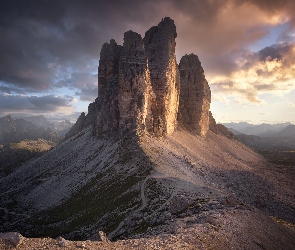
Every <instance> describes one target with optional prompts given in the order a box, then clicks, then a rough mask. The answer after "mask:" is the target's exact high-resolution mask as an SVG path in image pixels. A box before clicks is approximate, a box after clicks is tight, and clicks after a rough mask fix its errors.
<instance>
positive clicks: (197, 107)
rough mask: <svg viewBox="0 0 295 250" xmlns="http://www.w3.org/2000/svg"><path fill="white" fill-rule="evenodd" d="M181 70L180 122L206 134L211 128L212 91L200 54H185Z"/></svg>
mask: <svg viewBox="0 0 295 250" xmlns="http://www.w3.org/2000/svg"><path fill="white" fill-rule="evenodd" d="M179 72H180V98H179V122H180V123H181V124H182V125H183V126H184V127H185V128H186V129H187V130H188V131H190V132H192V133H194V134H196V135H201V136H205V135H206V134H207V132H208V129H209V109H210V102H211V91H210V87H209V85H208V82H207V81H206V78H205V75H204V70H203V68H202V66H201V62H200V60H199V58H198V56H196V55H194V54H190V55H185V56H183V57H182V58H181V60H180V63H179Z"/></svg>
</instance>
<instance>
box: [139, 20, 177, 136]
mask: <svg viewBox="0 0 295 250" xmlns="http://www.w3.org/2000/svg"><path fill="white" fill-rule="evenodd" d="M176 36H177V33H176V27H175V25H174V21H173V20H172V19H170V18H169V17H166V18H164V19H162V21H161V22H160V23H159V25H158V26H154V27H152V28H150V29H149V30H148V31H147V32H146V33H145V38H144V44H145V48H146V51H147V56H148V67H149V70H150V75H151V84H152V88H153V92H154V93H155V98H156V99H155V101H154V102H153V103H152V106H151V109H152V113H153V133H154V134H156V135H158V136H162V135H164V134H171V133H172V132H173V131H174V130H175V127H176V124H177V111H178V99H179V73H178V68H177V62H176V56H175V47H176V42H175V38H176Z"/></svg>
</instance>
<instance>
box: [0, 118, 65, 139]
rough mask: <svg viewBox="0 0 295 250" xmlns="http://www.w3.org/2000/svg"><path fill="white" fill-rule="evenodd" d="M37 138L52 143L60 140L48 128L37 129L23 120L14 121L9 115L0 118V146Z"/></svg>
mask: <svg viewBox="0 0 295 250" xmlns="http://www.w3.org/2000/svg"><path fill="white" fill-rule="evenodd" d="M38 138H42V139H45V140H48V141H53V142H58V141H60V140H61V137H60V136H59V135H58V134H57V133H55V132H53V131H52V130H51V129H50V128H46V129H45V128H43V127H38V126H36V125H35V124H33V123H31V122H28V121H26V120H24V119H15V120H14V119H12V117H11V116H9V115H8V116H4V117H2V118H0V144H2V145H9V144H10V143H12V142H20V141H22V140H25V139H29V140H37V139H38Z"/></svg>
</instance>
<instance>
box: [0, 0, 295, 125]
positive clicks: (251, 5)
mask: <svg viewBox="0 0 295 250" xmlns="http://www.w3.org/2000/svg"><path fill="white" fill-rule="evenodd" d="M294 9H295V1H294V0H284V1H278V0H182V1H179V0H143V1H139V0H92V1H91V0H83V1H82V0H80V1H78V0H7V1H0V34H1V39H0V55H1V56H0V116H4V115H7V114H11V115H13V116H29V115H33V114H43V115H45V116H46V117H48V118H51V119H57V120H58V119H63V118H67V119H75V118H76V117H77V115H78V114H80V113H81V112H83V111H87V106H88V104H89V103H90V102H92V101H94V99H95V98H96V97H97V67H98V63H99V53H100V49H101V46H102V44H103V43H105V42H109V40H110V39H112V38H114V39H115V40H116V41H117V43H118V44H122V43H123V34H124V32H125V31H128V30H133V31H136V32H138V33H140V34H141V35H142V36H144V33H145V31H146V30H148V29H149V28H150V27H151V26H153V25H157V24H158V23H159V22H160V21H161V18H163V17H166V16H169V17H171V18H172V19H173V20H174V21H175V24H176V27H177V34H178V36H177V39H176V42H177V48H176V54H177V60H178V61H179V60H180V58H181V56H182V55H184V54H186V53H194V54H197V55H198V56H199V58H200V60H201V62H202V65H203V68H204V70H205V75H206V78H207V80H208V82H209V84H210V87H211V91H212V97H213V100H212V104H211V110H212V113H213V114H214V116H215V118H216V120H217V121H218V122H231V121H234V122H238V121H248V122H252V123H256V124H257V123H263V122H265V123H277V122H286V121H290V122H292V123H295V12H294Z"/></svg>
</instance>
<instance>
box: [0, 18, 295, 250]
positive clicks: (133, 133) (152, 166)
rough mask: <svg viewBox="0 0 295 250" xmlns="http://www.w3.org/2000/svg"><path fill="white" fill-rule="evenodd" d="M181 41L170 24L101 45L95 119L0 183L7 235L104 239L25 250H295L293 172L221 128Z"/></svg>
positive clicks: (82, 120) (91, 110) (86, 118)
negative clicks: (61, 249)
mask: <svg viewBox="0 0 295 250" xmlns="http://www.w3.org/2000/svg"><path fill="white" fill-rule="evenodd" d="M176 35H177V34H176V28H175V25H174V22H173V20H172V19H170V18H164V19H162V21H161V22H160V23H159V25H158V26H154V27H152V28H150V29H149V30H148V31H147V32H146V33H145V37H144V38H143V39H142V37H141V36H140V35H139V34H137V33H135V32H133V31H127V32H126V33H125V34H124V44H123V46H120V45H118V44H117V43H116V42H115V41H114V40H111V41H110V43H105V44H104V45H103V46H102V49H101V54H100V62H99V68H98V97H97V98H96V100H95V102H93V103H91V104H90V105H89V107H88V114H87V115H86V114H85V113H82V114H81V116H80V117H79V119H78V120H77V122H76V124H75V125H74V126H73V127H72V128H71V130H70V131H69V132H68V133H67V135H66V139H65V140H64V141H63V142H62V143H60V144H59V145H57V146H56V147H54V148H52V149H51V150H49V151H48V152H46V153H44V154H43V155H42V156H41V157H39V158H34V159H32V160H31V161H29V162H27V163H25V164H23V165H22V166H21V167H19V168H17V169H16V170H15V171H13V172H12V173H10V174H9V175H7V176H5V177H3V178H1V177H0V178H1V181H0V204H1V207H0V216H1V223H0V231H6V232H7V231H19V230H20V232H21V233H22V234H23V235H24V236H26V237H36V236H38V237H40V236H46V237H48V236H50V237H54V238H56V237H58V236H62V237H64V238H65V239H71V240H73V239H78V240H81V239H83V240H86V239H93V240H97V239H99V235H100V238H101V239H102V240H104V242H91V241H86V242H83V245H81V242H69V241H67V240H65V239H64V238H61V237H59V238H58V239H57V240H49V239H48V238H46V239H40V240H39V243H36V244H35V243H34V240H30V239H25V240H24V241H23V242H24V243H22V244H23V245H22V249H41V248H44V247H46V248H48V247H49V246H53V247H52V249H56V247H57V245H58V244H59V245H60V246H69V247H70V248H69V249H75V247H76V248H84V246H85V248H89V249H90V248H91V249H93V248H95V249H258V248H259V249H260V248H261V249H282V248H284V249H294V245H295V237H294V235H295V234H294V231H293V230H292V228H291V226H292V225H293V224H294V223H295V218H294V209H295V199H294V197H295V191H294V182H293V178H294V173H293V172H294V171H292V170H290V169H287V170H286V169H283V168H279V167H276V166H274V165H272V164H270V163H268V162H267V161H266V160H265V159H264V158H263V157H262V156H260V155H258V154H257V153H255V152H254V151H253V150H251V149H250V148H248V147H247V146H245V145H244V144H242V143H240V142H238V141H236V140H234V139H233V135H232V133H230V132H229V131H228V130H227V129H226V128H225V127H224V126H223V125H220V124H216V122H215V120H214V118H213V116H212V114H211V112H210V111H209V108H210V101H211V93H210V88H209V86H208V83H207V81H206V79H205V75H204V71H203V69H202V66H201V63H200V61H199V59H198V57H197V56H196V55H193V54H190V55H185V56H184V57H183V58H182V59H181V60H180V64H179V65H177V63H176V58H175V46H176V43H175V37H176ZM286 173H287V174H286ZM289 225H291V226H289ZM100 231H103V232H104V233H105V234H106V235H107V237H108V238H109V239H110V240H112V241H114V240H118V241H117V242H109V241H107V237H106V236H105V234H104V233H102V232H100ZM10 235H14V234H10ZM0 238H1V234H0ZM37 241H38V240H37ZM49 241H50V242H51V243H49ZM26 244H27V245H26ZM31 244H33V245H34V247H31V246H32V245H31ZM50 244H52V245H50ZM74 245H75V246H74ZM0 246H1V240H0ZM49 248H50V247H49Z"/></svg>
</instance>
